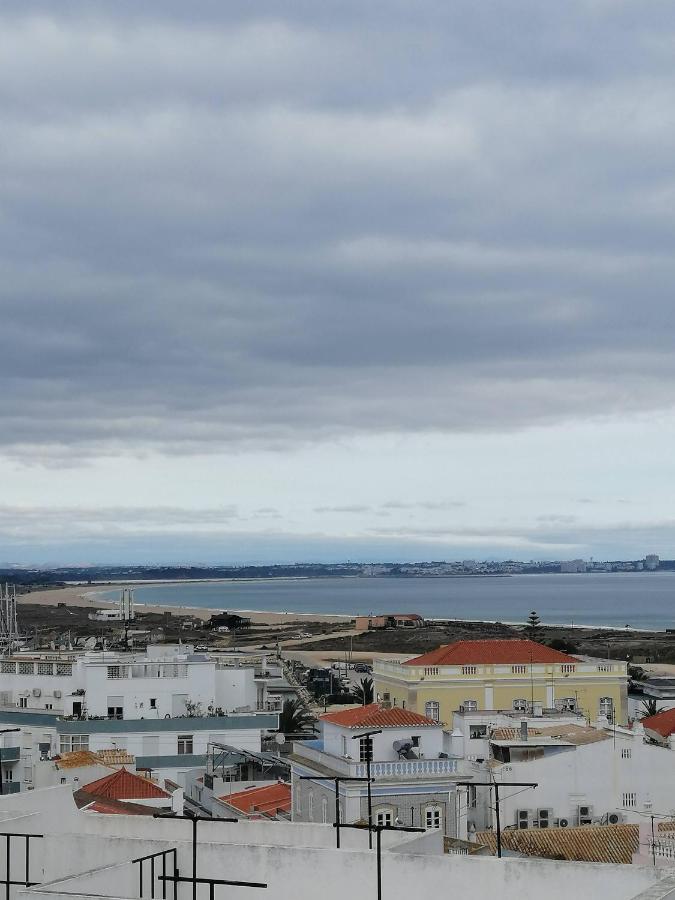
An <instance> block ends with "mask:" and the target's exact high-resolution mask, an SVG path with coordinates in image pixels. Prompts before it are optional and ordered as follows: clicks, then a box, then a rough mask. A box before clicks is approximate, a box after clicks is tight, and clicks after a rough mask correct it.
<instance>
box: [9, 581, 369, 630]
mask: <svg viewBox="0 0 675 900" xmlns="http://www.w3.org/2000/svg"><path fill="white" fill-rule="evenodd" d="M100 589H101V588H99V590H100ZM17 601H18V603H19V604H21V603H33V604H35V605H37V606H57V605H58V604H59V603H65V604H66V606H83V607H87V608H88V609H105V608H106V607H107V608H110V607H112V606H113V605H114V604H112V603H106V602H105V601H104V600H102V599H101V597H100V595H99V594H97V593H95V592H94V589H93V588H92V587H91V586H90V585H79V586H73V587H66V588H57V589H55V590H52V591H31V592H30V593H28V594H19V595H17ZM136 607H137V609H138V610H139V612H147V613H158V614H160V615H161V614H163V613H165V612H170V613H175V614H176V615H181V616H192V617H193V618H195V619H202V620H204V621H206V620H208V619H210V618H211V616H212V615H213V614H214V613H215V612H218V610H216V609H212V608H210V607H209V608H206V609H205V608H204V607H198V606H163V605H161V604H152V605H151V604H145V603H142V604H141V603H137V604H136ZM228 612H232V613H238V614H240V615H242V616H245V617H246V618H248V619H250V620H251V622H253V623H259V624H262V625H283V624H292V623H294V622H298V623H302V622H326V623H331V622H335V623H342V624H344V623H345V622H348V621H350V619H351V616H339V615H330V614H325V615H322V614H320V613H276V612H253V611H251V610H238V609H228Z"/></svg>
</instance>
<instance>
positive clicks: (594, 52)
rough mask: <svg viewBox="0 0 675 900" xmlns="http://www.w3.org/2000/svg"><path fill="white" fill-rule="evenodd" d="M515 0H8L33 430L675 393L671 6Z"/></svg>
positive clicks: (550, 410) (7, 57)
mask: <svg viewBox="0 0 675 900" xmlns="http://www.w3.org/2000/svg"><path fill="white" fill-rule="evenodd" d="M493 13H494V10H492V11H491V9H490V7H485V6H484V5H481V4H475V3H468V2H466V3H458V4H452V6H451V8H450V7H448V4H446V3H435V2H429V3H427V4H425V6H424V10H423V11H422V13H421V14H419V15H418V14H415V15H414V16H413V15H412V14H411V10H410V7H409V6H408V5H407V4H404V3H399V2H394V3H391V2H389V3H386V4H385V3H383V2H375V3H372V4H368V8H367V9H364V7H363V4H355V3H351V2H347V3H343V4H332V3H327V4H324V3H321V4H316V3H297V4H283V5H282V4H278V3H265V2H263V3H258V4H255V5H254V6H251V5H250V4H238V3H232V4H226V5H225V4H220V3H218V4H216V3H209V2H205V3H200V4H198V8H193V7H192V6H191V7H186V6H185V4H182V3H181V4H179V3H173V2H163V3H162V4H152V5H151V6H147V5H146V6H144V8H143V9H141V10H139V9H137V4H131V3H126V2H117V3H114V4H113V3H94V2H87V3H84V2H83V3H75V2H63V3H59V4H58V6H55V5H54V4H52V3H49V4H48V3H40V2H35V3H31V4H30V5H29V7H26V5H25V4H23V3H11V2H9V3H5V4H3V8H2V10H1V11H0V34H1V35H2V37H0V110H1V112H2V121H3V139H2V142H1V144H0V172H1V173H2V174H1V175H0V188H1V195H2V204H1V205H0V303H1V306H2V311H3V328H2V329H1V331H0V374H1V375H2V379H3V385H4V389H3V391H2V393H1V394H0V420H1V421H2V426H3V427H2V429H1V430H0V441H2V443H3V445H4V447H5V450H6V451H7V452H13V453H17V454H20V455H21V456H22V458H37V459H45V458H49V457H50V456H55V457H56V458H57V459H58V460H59V461H63V460H64V459H67V458H68V456H69V455H71V454H72V455H74V456H77V457H79V456H81V455H87V454H100V453H103V452H105V453H120V452H128V451H133V452H137V451H139V450H142V449H143V448H149V447H154V448H157V449H160V450H162V451H164V452H181V453H191V452H195V451H197V450H199V451H203V450H207V451H209V450H210V449H214V450H215V449H218V448H223V447H231V446H244V447H246V446H264V447H272V448H273V447H279V448H283V447H287V446H289V445H290V444H297V443H302V442H307V441H315V440H320V439H327V438H329V439H335V438H338V437H341V436H344V435H353V434H357V433H374V432H375V433H378V432H415V431H423V430H430V431H434V430H438V431H450V432H452V431H460V432H467V431H474V430H495V431H498V430H506V429H513V428H520V427H525V426H529V425H532V424H537V423H553V422H559V421H566V420H571V419H575V418H580V417H587V416H597V415H600V416H602V415H616V414H625V413H631V412H632V411H636V410H643V409H661V408H670V407H671V406H672V403H673V396H674V388H675V363H674V362H673V354H672V352H671V349H672V348H671V344H672V338H671V333H672V329H673V324H674V318H675V312H674V311H673V304H672V300H671V292H672V283H673V276H674V275H675V272H674V269H675V263H674V262H673V258H672V252H671V251H672V243H673V237H674V235H673V226H674V213H673V209H675V206H674V204H673V197H674V196H675V182H674V181H673V175H672V158H673V153H674V151H675V111H674V109H673V104H672V96H673V90H674V89H675V76H674V75H673V72H672V65H671V62H672V47H673V41H674V40H675V11H673V10H671V9H669V8H667V7H666V6H664V5H659V6H656V7H651V8H649V9H645V8H644V7H642V8H640V9H638V8H637V6H635V5H633V4H608V3H603V2H597V0H593V2H591V0H589V2H576V3H575V2H573V3H570V4H565V5H563V6H562V7H560V8H557V9H556V8H550V7H548V8H546V9H545V10H544V8H543V7H542V6H541V5H540V4H539V3H536V2H534V0H533V2H517V3H514V4H512V5H511V6H510V8H509V14H508V16H507V15H506V14H502V15H494V14H493ZM349 505H351V504H349Z"/></svg>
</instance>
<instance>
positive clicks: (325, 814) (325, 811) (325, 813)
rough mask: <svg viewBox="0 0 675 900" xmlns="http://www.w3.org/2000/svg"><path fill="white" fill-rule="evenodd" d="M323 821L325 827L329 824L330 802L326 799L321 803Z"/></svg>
mask: <svg viewBox="0 0 675 900" xmlns="http://www.w3.org/2000/svg"><path fill="white" fill-rule="evenodd" d="M321 821H322V822H323V824H324V825H325V824H326V823H327V822H328V800H326V798H325V797H324V798H323V799H322V801H321Z"/></svg>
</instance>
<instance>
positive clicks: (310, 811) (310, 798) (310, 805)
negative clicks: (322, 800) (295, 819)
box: [307, 791, 314, 822]
mask: <svg viewBox="0 0 675 900" xmlns="http://www.w3.org/2000/svg"><path fill="white" fill-rule="evenodd" d="M307 818H308V819H309V821H310V822H313V821H314V794H313V793H312V791H310V792H309V794H308V795H307Z"/></svg>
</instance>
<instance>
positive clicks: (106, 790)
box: [82, 769, 170, 800]
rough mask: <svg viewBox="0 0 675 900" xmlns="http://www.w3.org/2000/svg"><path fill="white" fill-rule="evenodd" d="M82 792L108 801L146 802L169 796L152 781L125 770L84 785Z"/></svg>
mask: <svg viewBox="0 0 675 900" xmlns="http://www.w3.org/2000/svg"><path fill="white" fill-rule="evenodd" d="M82 790H83V791H85V792H86V793H87V794H93V795H94V796H96V797H97V798H101V797H104V798H106V799H109V800H148V799H151V798H163V797H169V796H170V795H169V794H168V793H167V792H166V791H164V790H162V788H161V787H159V786H158V785H156V784H155V783H154V781H150V779H149V778H141V776H140V775H136V774H135V773H134V772H127V770H126V769H119V770H118V771H117V772H113V773H112V774H111V775H106V776H105V777H104V778H99V779H98V780H97V781H92V782H91V784H85V785H83V787H82Z"/></svg>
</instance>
